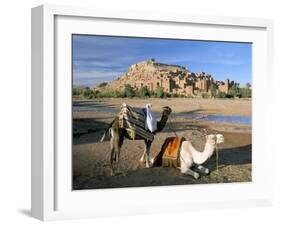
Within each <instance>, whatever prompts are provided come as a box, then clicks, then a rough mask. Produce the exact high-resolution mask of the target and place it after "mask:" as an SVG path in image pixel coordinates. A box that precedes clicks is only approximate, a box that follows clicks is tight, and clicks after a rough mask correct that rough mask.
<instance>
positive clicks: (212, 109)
mask: <svg viewBox="0 0 281 226" xmlns="http://www.w3.org/2000/svg"><path fill="white" fill-rule="evenodd" d="M123 102H126V103H127V104H129V105H131V106H134V107H143V106H144V105H145V104H146V103H148V102H150V103H152V105H153V111H156V112H157V113H158V115H160V111H161V108H162V107H163V106H167V105H168V106H170V107H171V108H172V109H173V112H176V113H194V112H196V113H197V114H202V115H206V114H208V115H212V114H215V115H218V114H222V115H239V116H250V115H251V101H244V100H210V99H187V98H174V99H164V100H163V99H148V100H143V99H139V100H136V99H100V100H91V101H75V102H74V106H76V107H77V106H79V108H76V111H74V112H73V129H74V137H73V189H91V188H112V187H134V186H154V185H155V186H156V185H176V184H178V185H179V184H202V183H224V182H248V181H251V167H252V164H251V162H252V161H251V157H252V155H251V143H252V141H251V125H247V124H237V123H226V122H214V121H208V120H204V119H203V118H202V119H200V118H199V119H198V120H194V119H192V118H188V117H172V118H171V121H169V122H168V124H167V125H166V127H165V129H164V130H163V131H162V132H160V133H159V134H157V135H156V137H155V140H154V142H153V145H152V147H151V150H152V152H151V156H152V157H153V156H155V155H156V154H157V153H158V152H159V150H160V147H161V145H162V144H163V142H164V140H165V138H166V137H168V136H174V133H173V131H171V128H173V129H174V130H176V132H177V134H178V135H179V136H184V137H185V138H187V139H189V140H190V141H191V142H192V143H193V145H194V146H195V147H196V148H197V149H198V150H203V148H204V144H205V138H204V135H205V134H206V133H208V134H209V133H222V134H223V135H224V136H225V143H224V144H222V145H221V147H220V151H219V153H220V154H219V164H220V168H219V170H217V169H216V168H215V159H214V158H213V157H212V158H211V159H210V160H209V161H208V162H207V163H206V164H205V165H206V166H207V167H209V169H210V170H211V174H210V175H208V176H202V177H201V178H200V179H199V180H194V179H193V178H191V177H188V176H184V175H181V173H180V172H179V170H177V169H172V168H162V167H155V168H150V169H145V168H144V166H143V165H141V164H139V159H140V157H141V155H142V153H143V150H144V143H143V142H142V141H130V140H125V142H124V145H123V147H122V151H121V156H120V158H121V159H120V163H119V165H118V169H117V172H119V173H118V174H117V175H116V176H114V177H112V176H110V168H109V152H110V151H109V147H110V145H109V142H108V141H105V142H103V143H99V140H100V138H101V136H102V134H103V132H104V129H105V128H106V127H107V125H108V124H109V123H110V122H111V121H112V119H113V118H114V117H115V115H116V113H115V112H118V110H119V108H120V106H121V104H122V103H123ZM86 107H87V108H86ZM105 109H106V111H105Z"/></svg>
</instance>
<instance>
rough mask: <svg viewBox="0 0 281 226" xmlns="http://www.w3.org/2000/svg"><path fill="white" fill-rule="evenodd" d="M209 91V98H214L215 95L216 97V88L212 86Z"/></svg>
mask: <svg viewBox="0 0 281 226" xmlns="http://www.w3.org/2000/svg"><path fill="white" fill-rule="evenodd" d="M210 89H211V96H212V97H216V95H217V87H216V86H215V85H214V84H212V85H211V87H210Z"/></svg>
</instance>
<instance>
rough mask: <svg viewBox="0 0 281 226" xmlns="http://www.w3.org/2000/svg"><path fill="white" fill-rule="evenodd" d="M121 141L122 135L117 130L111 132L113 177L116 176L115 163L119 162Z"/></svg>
mask: <svg viewBox="0 0 281 226" xmlns="http://www.w3.org/2000/svg"><path fill="white" fill-rule="evenodd" d="M119 139H120V134H119V133H118V131H117V130H116V129H112V130H111V139H110V150H111V154H110V166H111V175H112V176H113V175H114V174H115V172H114V171H115V170H114V162H115V163H116V162H118V160H119V152H120V151H119V150H120V148H119V145H118V144H119Z"/></svg>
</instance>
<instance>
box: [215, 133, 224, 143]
mask: <svg viewBox="0 0 281 226" xmlns="http://www.w3.org/2000/svg"><path fill="white" fill-rule="evenodd" d="M216 137H217V144H222V143H224V136H223V135H222V134H217V135H216Z"/></svg>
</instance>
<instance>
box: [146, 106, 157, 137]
mask: <svg viewBox="0 0 281 226" xmlns="http://www.w3.org/2000/svg"><path fill="white" fill-rule="evenodd" d="M145 109H146V120H145V128H146V129H148V130H149V131H150V132H152V133H153V132H154V131H155V130H156V129H157V121H156V120H157V118H156V114H155V113H154V112H152V111H151V109H152V104H147V105H145Z"/></svg>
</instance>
